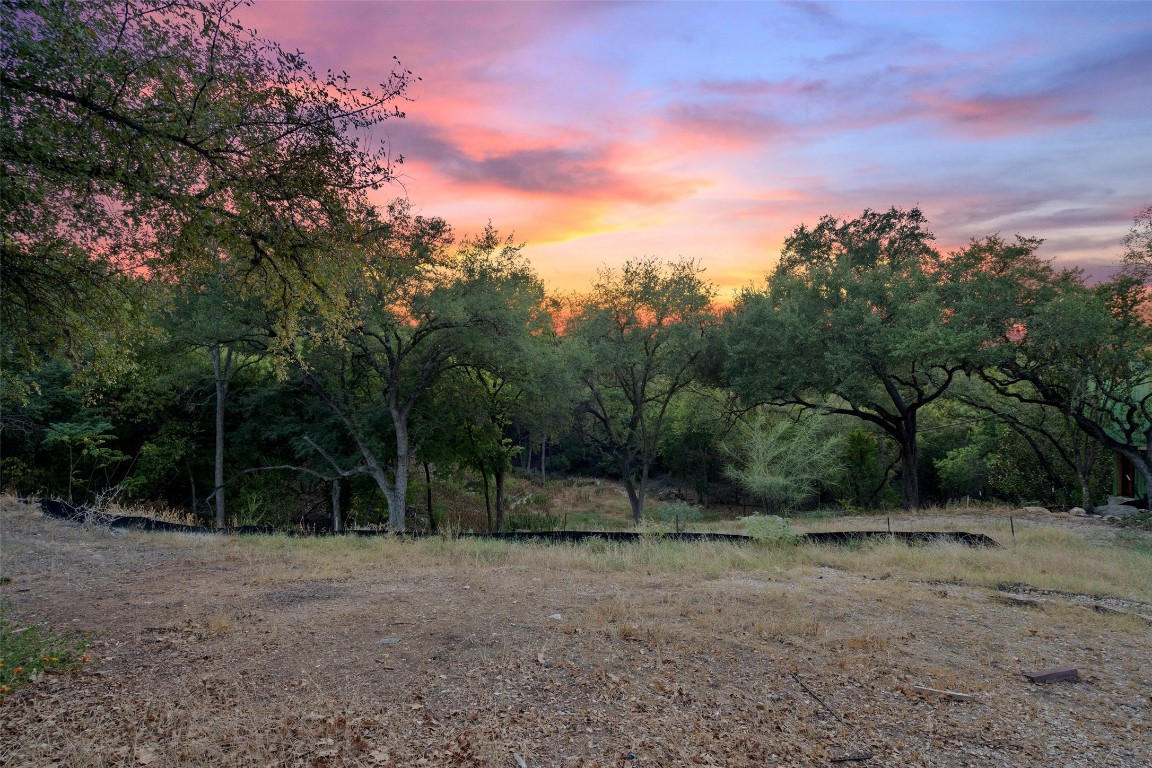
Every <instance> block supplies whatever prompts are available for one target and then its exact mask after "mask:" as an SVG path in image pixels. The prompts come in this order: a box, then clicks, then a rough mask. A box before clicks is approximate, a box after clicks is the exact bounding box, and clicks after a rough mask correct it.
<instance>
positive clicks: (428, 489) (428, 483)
mask: <svg viewBox="0 0 1152 768" xmlns="http://www.w3.org/2000/svg"><path fill="white" fill-rule="evenodd" d="M424 501H425V502H426V503H427V505H428V530H429V531H431V532H432V533H436V513H435V512H434V511H432V467H431V465H430V464H429V463H428V462H427V461H425V462H424Z"/></svg>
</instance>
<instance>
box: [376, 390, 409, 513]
mask: <svg viewBox="0 0 1152 768" xmlns="http://www.w3.org/2000/svg"><path fill="white" fill-rule="evenodd" d="M389 410H390V411H391V412H392V425H393V428H394V429H395V430H396V465H395V466H394V467H393V470H392V482H391V483H387V484H386V485H387V487H385V488H384V497H385V499H387V501H388V528H389V529H391V530H392V531H393V532H395V533H403V532H404V514H405V511H406V510H405V506H404V504H405V502H406V501H407V498H408V462H409V460H410V459H411V455H410V452H411V449H410V447H409V445H408V414H407V412H405V411H402V410H401V409H399V408H396V407H392V408H390V409H389ZM377 482H379V481H377Z"/></svg>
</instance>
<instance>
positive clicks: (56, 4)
mask: <svg viewBox="0 0 1152 768" xmlns="http://www.w3.org/2000/svg"><path fill="white" fill-rule="evenodd" d="M236 5H237V4H236V3H234V2H231V1H230V0H205V1H204V2H193V1H192V0H178V1H177V2H173V3H153V2H149V1H148V0H127V1H126V2H125V1H123V0H84V1H81V0H47V1H46V2H19V1H18V0H5V2H4V16H5V23H4V24H3V26H2V35H3V37H2V41H0V42H2V44H0V64H2V66H0V72H2V75H0V84H2V86H3V87H2V88H0V115H3V121H4V124H3V136H4V141H3V171H4V173H3V178H4V183H3V184H2V185H0V189H3V190H4V192H3V194H4V198H3V202H4V204H3V205H2V206H0V209H2V211H3V221H2V226H0V229H2V230H3V232H4V239H3V257H4V264H5V269H4V270H3V291H2V293H3V294H4V296H5V299H6V301H5V302H4V306H5V314H4V317H3V320H4V323H3V324H4V325H5V326H6V327H18V326H17V325H13V323H16V324H18V325H19V326H23V327H27V326H28V325H36V326H41V325H44V321H46V320H50V321H51V322H54V323H56V324H57V326H59V325H60V324H62V323H63V324H66V325H67V327H71V328H79V327H81V324H78V323H76V322H74V317H72V316H69V315H68V314H66V313H61V312H60V310H61V308H64V307H69V306H76V305H78V304H84V303H88V302H90V301H92V299H93V297H94V296H96V295H99V294H100V292H101V291H102V289H103V288H104V287H105V286H106V285H107V283H108V282H109V281H108V280H107V278H108V276H109V275H111V274H114V273H120V274H124V273H131V272H132V271H133V270H134V269H135V268H137V267H141V266H146V267H147V268H148V269H149V270H150V271H151V273H152V274H164V275H165V276H166V277H169V278H172V277H173V276H175V275H177V274H179V273H180V272H181V271H182V270H184V269H185V268H188V267H191V268H196V267H197V266H198V265H200V264H201V263H202V262H203V260H212V259H214V258H215V256H216V255H217V253H218V251H219V250H221V249H222V250H224V251H226V252H229V253H232V254H234V255H235V254H238V253H239V252H240V251H241V250H243V251H244V252H245V253H244V258H245V261H246V263H247V266H248V275H247V279H251V280H255V281H256V282H257V283H261V284H262V285H264V286H265V287H267V288H269V289H270V290H269V292H268V296H269V297H273V296H276V297H280V298H283V297H285V296H289V295H297V296H312V297H316V296H318V295H321V294H323V293H325V292H327V289H328V288H329V287H330V286H329V285H326V284H327V283H329V281H331V280H332V279H333V278H334V277H335V276H336V275H337V274H339V273H340V270H339V269H338V267H339V265H340V264H341V261H340V260H339V259H332V258H331V255H332V253H331V251H332V250H333V249H332V248H331V246H332V244H333V239H332V237H333V235H336V236H337V237H336V239H337V240H344V241H348V240H354V239H355V238H356V237H357V236H358V235H359V234H360V233H362V232H363V231H364V227H363V224H364V220H365V211H366V210H367V208H368V206H367V203H366V197H365V195H364V191H365V190H367V189H374V188H378V187H379V186H380V185H382V184H383V183H385V182H387V181H388V180H389V179H390V178H391V174H392V170H391V167H390V161H389V158H388V155H387V151H386V148H385V147H384V146H382V145H381V144H378V143H375V142H366V141H364V140H362V139H361V138H360V137H363V136H366V135H369V134H371V130H370V129H371V128H372V127H373V126H375V125H378V124H379V123H381V122H382V121H384V120H385V119H386V118H389V117H398V116H401V114H402V113H400V112H399V110H397V109H396V108H395V107H394V106H393V104H394V102H396V101H398V100H401V99H402V98H403V95H404V92H405V90H406V88H407V86H408V82H409V78H410V74H409V73H408V72H407V70H404V69H402V68H399V67H397V69H396V70H394V71H393V72H391V73H388V74H386V76H385V79H384V82H383V84H382V85H381V87H380V88H379V89H378V90H372V89H364V88H360V87H356V86H353V85H350V84H349V83H348V81H347V77H346V76H345V75H343V74H340V73H338V72H329V73H328V74H327V75H326V76H321V75H318V74H317V73H316V71H315V70H314V69H313V68H312V67H311V66H310V65H309V64H308V62H307V61H306V60H305V59H304V58H303V56H301V55H300V54H299V53H293V52H288V51H284V50H282V49H281V48H280V47H279V46H278V45H277V44H276V43H274V42H271V41H266V40H262V39H260V38H258V37H256V36H255V34H254V33H251V32H249V31H248V30H245V29H243V28H242V27H241V26H240V25H239V24H238V23H237V22H236V21H235V19H233V18H232V15H231V14H232V12H233V11H234V10H235V8H236ZM368 218H369V219H370V218H371V217H368ZM64 233H67V234H64ZM320 265H324V267H323V268H318V267H320ZM10 312H12V313H14V314H9V313H10ZM97 318H98V316H97Z"/></svg>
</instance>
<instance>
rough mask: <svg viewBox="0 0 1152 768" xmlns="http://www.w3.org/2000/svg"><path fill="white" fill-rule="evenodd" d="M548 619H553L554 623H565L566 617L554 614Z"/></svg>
mask: <svg viewBox="0 0 1152 768" xmlns="http://www.w3.org/2000/svg"><path fill="white" fill-rule="evenodd" d="M548 618H550V619H552V620H553V621H564V617H563V616H562V615H560V614H559V613H554V614H552V615H551V616H549V617H548Z"/></svg>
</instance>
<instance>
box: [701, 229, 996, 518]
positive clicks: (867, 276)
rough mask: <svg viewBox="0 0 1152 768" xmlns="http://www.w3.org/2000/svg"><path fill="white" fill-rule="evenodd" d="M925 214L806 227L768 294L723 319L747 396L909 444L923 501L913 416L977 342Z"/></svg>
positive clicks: (910, 474) (906, 462) (908, 492)
mask: <svg viewBox="0 0 1152 768" xmlns="http://www.w3.org/2000/svg"><path fill="white" fill-rule="evenodd" d="M927 224H928V222H927V220H926V219H925V218H924V216H923V214H922V213H921V212H920V211H919V210H917V209H912V210H910V211H901V210H898V209H895V208H893V209H891V210H889V211H887V212H883V213H881V212H878V211H871V210H866V211H864V213H863V214H862V215H861V216H859V217H858V218H856V219H851V220H839V219H836V218H833V217H830V216H826V217H824V218H823V219H821V220H820V222H819V224H817V225H816V226H815V227H813V228H811V229H810V228H808V227H806V226H803V225H802V226H800V227H798V228H797V229H796V230H795V231H794V232H793V233H792V236H791V237H789V238H788V240H787V241H786V242H785V245H784V251H783V252H782V253H781V258H780V262H779V263H778V265H777V267H776V269H775V270H774V271H773V273H772V274H771V276H770V277H769V279H768V284H767V286H766V288H765V289H764V290H749V291H746V292H744V293H743V294H742V295H741V296H740V297H739V299H738V301H737V304H736V307H735V308H734V310H733V312H731V313H730V314H729V315H728V317H727V318H726V323H725V326H726V327H725V334H724V337H725V343H726V347H727V365H726V370H727V375H728V378H729V380H730V381H731V383H732V385H733V388H734V389H735V390H736V392H737V393H738V394H739V395H740V396H741V398H742V399H743V400H744V402H747V403H762V402H769V403H775V404H780V405H786V404H792V405H800V406H802V407H805V408H809V409H820V410H824V411H826V412H829V413H838V414H843V415H847V416H852V417H855V418H859V419H862V420H864V421H867V422H869V423H870V424H872V425H874V426H876V427H878V428H879V429H881V430H883V432H884V433H885V434H886V435H887V436H888V437H890V438H891V439H892V440H893V441H895V442H896V443H897V444H898V445H899V446H900V449H901V459H902V466H901V472H900V476H901V481H902V485H903V495H904V503H905V505H906V506H909V507H915V506H917V505H919V503H920V487H919V470H920V467H919V457H918V442H917V438H918V435H917V415H918V412H919V410H920V409H921V408H923V407H924V406H925V405H927V404H928V403H931V402H933V401H934V400H936V399H937V398H939V397H940V396H942V395H943V394H944V392H946V391H947V389H948V387H949V386H950V385H951V383H952V381H953V378H954V376H955V375H956V373H957V372H958V371H960V370H961V369H962V368H963V367H964V365H965V364H966V363H967V362H968V360H969V359H970V358H971V357H972V356H973V355H975V354H977V353H978V352H979V350H980V349H981V344H982V342H983V340H984V337H983V336H982V335H981V332H980V331H979V330H978V329H973V328H968V327H964V326H963V325H961V324H958V323H955V322H953V321H952V316H953V313H954V305H955V304H956V302H957V300H958V297H959V296H961V295H963V290H962V287H957V286H956V285H954V280H953V276H952V275H951V274H950V272H949V270H948V260H947V259H946V258H945V257H943V256H942V255H941V254H940V253H939V252H938V251H937V250H936V249H935V248H933V247H932V240H933V239H934V236H933V235H932V233H931V232H930V231H928V229H927Z"/></svg>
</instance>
